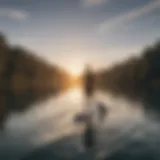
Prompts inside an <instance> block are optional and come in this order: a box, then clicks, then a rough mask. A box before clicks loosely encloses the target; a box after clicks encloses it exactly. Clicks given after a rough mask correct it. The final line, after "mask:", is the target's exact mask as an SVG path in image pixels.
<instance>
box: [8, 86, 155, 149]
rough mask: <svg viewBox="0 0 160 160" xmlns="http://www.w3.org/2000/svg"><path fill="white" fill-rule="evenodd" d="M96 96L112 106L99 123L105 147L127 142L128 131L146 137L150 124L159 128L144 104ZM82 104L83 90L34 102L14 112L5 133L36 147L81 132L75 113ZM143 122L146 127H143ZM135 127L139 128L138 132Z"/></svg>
mask: <svg viewBox="0 0 160 160" xmlns="http://www.w3.org/2000/svg"><path fill="white" fill-rule="evenodd" d="M95 99H96V101H101V102H104V104H106V106H107V107H108V108H109V114H108V116H106V120H105V123H104V124H103V125H100V124H99V126H98V127H99V129H100V133H99V144H100V146H102V148H103V145H104V146H105V147H104V148H106V146H110V145H111V144H112V145H113V146H117V143H119V144H120V145H122V144H125V143H126V141H124V137H126V135H132V136H133V135H134V137H136V138H137V137H143V136H144V131H146V128H147V127H146V126H147V125H148V126H149V125H150V127H148V130H156V127H157V125H155V126H154V127H153V125H152V124H153V123H151V122H150V121H149V120H147V119H146V118H145V116H144V114H143V109H142V108H141V104H139V103H135V102H134V103H133V102H129V101H126V100H124V99H120V98H119V99H118V98H115V97H112V96H110V95H108V94H104V93H103V94H102V93H99V92H97V93H96V94H95ZM83 105H84V96H83V94H82V90H81V89H77V88H75V89H71V90H68V92H66V93H64V94H63V95H60V96H58V97H53V98H51V99H49V100H47V101H45V102H43V103H41V104H37V105H35V106H34V107H33V108H32V109H30V110H28V111H27V112H25V113H23V114H14V115H12V116H11V117H10V119H9V120H8V123H7V130H6V136H8V137H9V138H8V139H10V141H11V139H12V138H14V139H13V140H14V141H15V138H16V139H17V140H19V141H22V142H23V141H29V142H31V144H32V146H35V147H36V146H39V145H44V144H45V143H48V142H53V141H56V140H57V139H60V138H62V137H65V136H67V135H72V134H75V133H81V132H82V129H83V127H81V126H76V125H75V124H74V123H73V117H74V116H75V115H76V114H77V113H78V112H81V111H82V110H83ZM142 124H143V126H145V127H142ZM151 126H152V127H151ZM135 129H138V132H137V131H136V130H135ZM146 132H147V131H146ZM132 136H130V137H132ZM120 142H121V143H120ZM107 149H108V148H107ZM112 149H113V148H112ZM108 150H109V149H108Z"/></svg>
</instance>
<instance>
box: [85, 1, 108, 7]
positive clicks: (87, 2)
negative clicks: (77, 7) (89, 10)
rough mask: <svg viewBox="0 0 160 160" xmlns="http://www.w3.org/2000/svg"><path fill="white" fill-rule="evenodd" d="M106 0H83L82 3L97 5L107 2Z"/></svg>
mask: <svg viewBox="0 0 160 160" xmlns="http://www.w3.org/2000/svg"><path fill="white" fill-rule="evenodd" d="M105 2H106V0H82V4H83V6H84V7H91V6H97V5H101V4H103V3H105Z"/></svg>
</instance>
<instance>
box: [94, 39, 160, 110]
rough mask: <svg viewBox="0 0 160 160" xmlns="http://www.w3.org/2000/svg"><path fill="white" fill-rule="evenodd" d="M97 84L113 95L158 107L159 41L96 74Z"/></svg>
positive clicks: (159, 91)
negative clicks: (138, 54) (134, 55)
mask: <svg viewBox="0 0 160 160" xmlns="http://www.w3.org/2000/svg"><path fill="white" fill-rule="evenodd" d="M97 77H98V80H97V85H98V87H100V88H101V89H105V90H107V91H109V92H111V93H113V94H114V95H121V96H124V97H127V98H131V99H133V100H140V101H141V102H143V103H144V104H145V106H147V107H148V108H149V107H150V106H152V107H153V106H154V109H160V105H159V104H160V99H159V97H160V42H157V43H156V44H154V45H152V46H148V47H147V48H146V49H144V50H143V52H142V53H141V54H140V56H137V57H132V58H130V59H128V60H126V61H124V62H121V63H119V64H117V65H115V66H113V67H110V68H109V69H108V70H105V71H101V72H99V73H98V74H97Z"/></svg>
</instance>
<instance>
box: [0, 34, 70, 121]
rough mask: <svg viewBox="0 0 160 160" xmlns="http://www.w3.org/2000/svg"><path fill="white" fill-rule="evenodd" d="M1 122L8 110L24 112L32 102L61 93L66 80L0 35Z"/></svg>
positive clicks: (57, 72)
mask: <svg viewBox="0 0 160 160" xmlns="http://www.w3.org/2000/svg"><path fill="white" fill-rule="evenodd" d="M0 64H1V65H0V122H2V121H3V120H4V119H5V118H6V116H7V115H8V113H9V112H10V111H15V110H16V111H23V110H24V109H26V108H27V107H28V106H29V105H30V104H32V103H33V102H35V101H39V100H43V99H44V98H47V97H48V96H49V94H53V93H54V94H55V93H57V92H59V91H60V90H61V88H63V89H64V88H65V87H62V86H63V83H62V80H63V81H65V78H67V76H66V74H65V72H64V71H62V72H61V76H60V74H59V69H58V68H57V67H56V66H52V65H49V64H47V63H45V62H44V61H43V60H42V59H40V58H38V57H36V56H34V55H33V54H32V53H30V52H29V51H27V50H25V49H24V48H22V47H19V46H17V47H10V46H9V45H8V43H7V41H6V39H5V37H4V36H3V35H0Z"/></svg>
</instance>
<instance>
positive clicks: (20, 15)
mask: <svg viewBox="0 0 160 160" xmlns="http://www.w3.org/2000/svg"><path fill="white" fill-rule="evenodd" d="M0 17H7V18H9V19H12V20H18V21H23V20H26V19H27V18H28V17H29V14H28V12H26V11H24V10H19V9H10V8H0Z"/></svg>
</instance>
